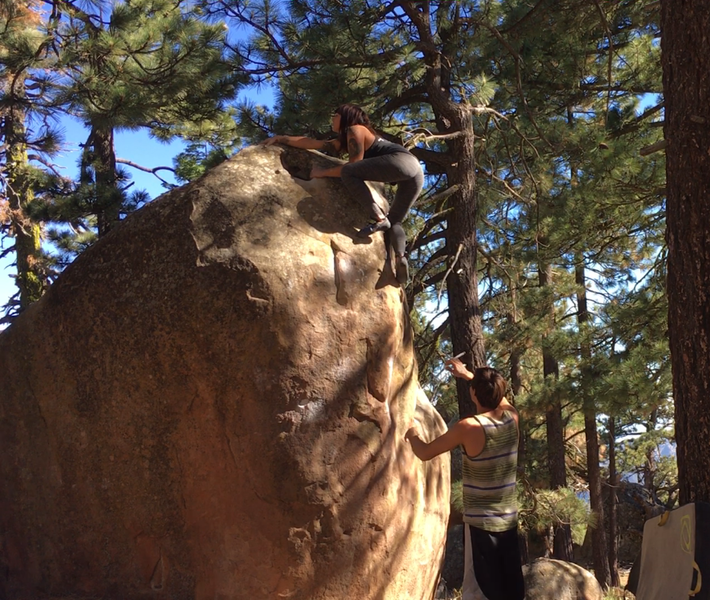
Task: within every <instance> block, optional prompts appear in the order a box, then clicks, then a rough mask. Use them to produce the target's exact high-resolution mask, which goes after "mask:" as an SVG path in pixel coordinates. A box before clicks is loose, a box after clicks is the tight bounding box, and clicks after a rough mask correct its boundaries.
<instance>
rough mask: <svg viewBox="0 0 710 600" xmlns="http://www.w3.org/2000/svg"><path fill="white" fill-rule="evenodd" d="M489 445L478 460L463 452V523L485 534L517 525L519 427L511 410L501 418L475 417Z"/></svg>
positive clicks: (484, 448) (484, 447)
mask: <svg viewBox="0 0 710 600" xmlns="http://www.w3.org/2000/svg"><path fill="white" fill-rule="evenodd" d="M473 418H474V419H476V420H477V421H478V422H479V423H480V424H481V425H482V426H483V431H484V432H485V434H486V442H485V444H484V446H483V452H481V453H480V454H479V455H478V456H476V457H475V458H471V457H470V456H468V455H467V454H466V450H465V449H464V451H463V452H462V461H463V506H464V516H463V520H464V522H466V523H468V524H469V525H473V526H474V527H478V528H479V529H483V530H485V531H491V532H497V531H507V530H508V529H512V528H513V527H515V526H516V525H517V522H518V506H517V499H516V493H515V475H516V469H517V466H518V427H517V425H516V423H515V420H514V419H513V415H512V413H511V412H510V411H507V410H506V411H504V412H503V414H502V416H501V418H500V419H494V418H491V417H488V416H485V415H477V416H475V417H473Z"/></svg>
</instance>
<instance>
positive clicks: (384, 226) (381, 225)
mask: <svg viewBox="0 0 710 600" xmlns="http://www.w3.org/2000/svg"><path fill="white" fill-rule="evenodd" d="M389 228H390V220H389V219H388V218H387V217H385V218H384V219H382V220H381V221H375V222H374V223H370V224H369V225H368V226H367V227H363V228H362V229H361V230H360V231H358V232H357V236H358V237H361V238H366V237H370V236H371V235H372V234H373V233H377V232H378V231H387V230H388V229H389Z"/></svg>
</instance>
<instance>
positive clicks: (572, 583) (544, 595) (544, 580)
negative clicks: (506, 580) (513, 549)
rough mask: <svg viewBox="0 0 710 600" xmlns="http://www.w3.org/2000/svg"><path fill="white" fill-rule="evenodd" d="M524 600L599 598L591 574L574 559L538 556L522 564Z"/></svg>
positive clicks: (599, 589)
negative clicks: (568, 560) (569, 560)
mask: <svg viewBox="0 0 710 600" xmlns="http://www.w3.org/2000/svg"><path fill="white" fill-rule="evenodd" d="M523 575H524V576H525V598H526V600H551V599H552V598H554V600H602V598H603V595H602V589H601V587H600V585H599V582H598V581H597V580H596V579H595V578H594V575H592V573H590V572H589V571H587V570H586V569H583V568H582V567H580V566H579V565H576V564H574V563H568V562H565V561H562V560H552V559H547V558H540V559H538V560H536V561H534V562H533V563H532V564H529V565H524V566H523Z"/></svg>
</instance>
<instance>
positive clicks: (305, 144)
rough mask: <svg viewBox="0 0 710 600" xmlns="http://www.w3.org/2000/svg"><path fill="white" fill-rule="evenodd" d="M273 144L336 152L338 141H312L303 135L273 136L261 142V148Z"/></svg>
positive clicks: (338, 145) (338, 146)
mask: <svg viewBox="0 0 710 600" xmlns="http://www.w3.org/2000/svg"><path fill="white" fill-rule="evenodd" d="M273 144H284V145H286V146H292V147H293V148H303V149H305V150H327V149H329V147H330V149H331V150H334V151H336V152H337V151H338V149H339V148H340V142H339V141H338V140H314V139H313V138H309V137H306V136H303V135H275V136H274V137H271V138H269V139H267V140H264V141H263V142H261V145H262V146H271V145H273Z"/></svg>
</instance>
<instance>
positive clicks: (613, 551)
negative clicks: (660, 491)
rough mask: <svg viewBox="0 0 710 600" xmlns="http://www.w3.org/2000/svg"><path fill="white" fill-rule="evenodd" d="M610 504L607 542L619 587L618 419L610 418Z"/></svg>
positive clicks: (611, 568)
mask: <svg viewBox="0 0 710 600" xmlns="http://www.w3.org/2000/svg"><path fill="white" fill-rule="evenodd" d="M607 423H608V425H607V426H608V429H609V502H608V505H607V511H606V515H607V523H608V529H607V541H608V546H609V573H610V575H611V585H612V586H613V587H619V586H620V585H621V581H620V580H619V544H618V531H617V529H618V526H617V507H616V485H617V481H616V419H615V418H614V417H609V419H608V421H607Z"/></svg>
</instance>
